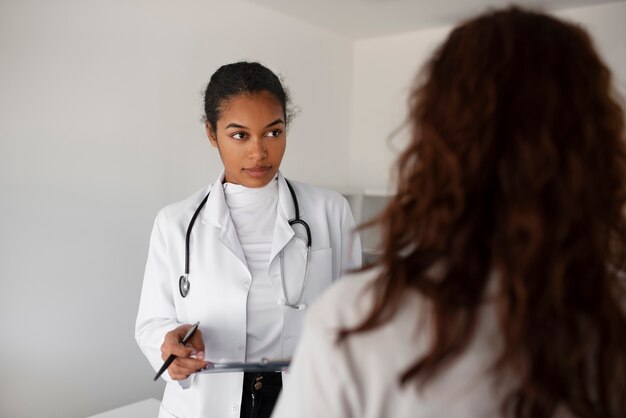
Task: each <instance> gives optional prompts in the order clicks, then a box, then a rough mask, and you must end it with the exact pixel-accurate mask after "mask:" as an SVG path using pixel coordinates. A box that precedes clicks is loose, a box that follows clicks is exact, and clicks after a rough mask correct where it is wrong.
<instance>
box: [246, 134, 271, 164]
mask: <svg viewBox="0 0 626 418" xmlns="http://www.w3.org/2000/svg"><path fill="white" fill-rule="evenodd" d="M249 144H250V148H249V149H248V155H249V156H250V158H252V159H254V160H262V159H264V158H266V157H267V147H266V146H265V144H264V143H263V141H261V140H259V139H255V140H252V141H250V143H249Z"/></svg>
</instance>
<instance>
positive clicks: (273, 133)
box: [266, 129, 283, 138]
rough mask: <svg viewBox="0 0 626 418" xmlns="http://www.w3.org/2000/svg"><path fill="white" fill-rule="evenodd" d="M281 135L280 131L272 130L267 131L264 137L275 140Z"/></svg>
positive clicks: (281, 131)
mask: <svg viewBox="0 0 626 418" xmlns="http://www.w3.org/2000/svg"><path fill="white" fill-rule="evenodd" d="M282 133H283V130H282V129H273V130H271V131H269V132H268V133H267V134H266V136H269V137H270V138H276V137H279V136H280V134H282Z"/></svg>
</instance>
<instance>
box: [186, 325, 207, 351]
mask: <svg viewBox="0 0 626 418" xmlns="http://www.w3.org/2000/svg"><path fill="white" fill-rule="evenodd" d="M187 346H191V347H193V348H194V349H195V350H196V351H197V352H198V353H204V340H203V339H202V333H201V332H200V330H197V331H196V332H195V334H193V336H192V337H191V340H189V342H188V343H187Z"/></svg>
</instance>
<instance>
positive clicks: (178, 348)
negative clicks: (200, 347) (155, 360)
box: [161, 339, 197, 360]
mask: <svg viewBox="0 0 626 418" xmlns="http://www.w3.org/2000/svg"><path fill="white" fill-rule="evenodd" d="M196 352H197V351H196V350H194V348H193V347H187V346H183V345H181V344H180V343H179V342H178V341H171V340H168V339H166V340H165V341H164V342H163V345H161V358H162V359H163V360H165V359H167V358H168V357H169V356H170V354H174V355H175V356H176V357H191V356H192V355H193V354H195V353H196Z"/></svg>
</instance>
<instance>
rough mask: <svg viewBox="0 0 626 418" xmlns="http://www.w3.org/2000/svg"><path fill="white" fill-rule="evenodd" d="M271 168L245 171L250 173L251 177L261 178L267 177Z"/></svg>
mask: <svg viewBox="0 0 626 418" xmlns="http://www.w3.org/2000/svg"><path fill="white" fill-rule="evenodd" d="M271 168H272V167H271V166H269V165H266V166H262V167H252V168H244V169H243V171H245V172H246V173H248V175H249V176H251V177H256V178H260V177H263V176H265V175H266V174H267V173H268V172H269V171H270V170H271Z"/></svg>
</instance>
